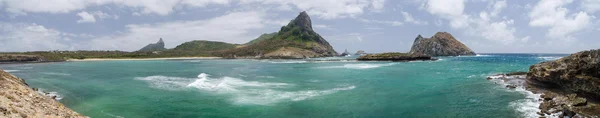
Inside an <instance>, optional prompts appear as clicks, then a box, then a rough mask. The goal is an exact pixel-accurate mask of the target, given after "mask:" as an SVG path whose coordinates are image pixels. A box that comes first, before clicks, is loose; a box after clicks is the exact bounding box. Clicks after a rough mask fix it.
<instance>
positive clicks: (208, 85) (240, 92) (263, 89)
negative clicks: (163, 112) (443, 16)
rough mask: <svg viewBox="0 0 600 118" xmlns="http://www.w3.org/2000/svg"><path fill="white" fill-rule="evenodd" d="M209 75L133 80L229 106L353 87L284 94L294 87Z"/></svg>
mask: <svg viewBox="0 0 600 118" xmlns="http://www.w3.org/2000/svg"><path fill="white" fill-rule="evenodd" d="M209 76H210V75H208V74H206V73H202V74H200V75H198V77H197V78H181V77H167V76H149V77H139V78H136V79H137V80H142V81H146V82H148V84H150V86H151V87H153V88H158V89H164V90H182V89H186V88H193V89H196V90H200V91H202V92H207V93H211V94H219V95H227V96H231V98H230V101H231V102H232V103H234V104H246V105H272V104H275V103H280V102H286V101H302V100H306V99H310V98H313V97H317V96H323V95H328V94H332V93H336V92H338V91H345V90H352V89H354V88H355V86H353V85H340V86H337V87H336V88H332V89H326V90H298V91H285V90H281V89H286V88H290V87H293V86H294V84H289V83H276V82H259V81H245V80H242V79H239V78H233V77H222V78H210V77H209ZM288 90H289V89H288Z"/></svg>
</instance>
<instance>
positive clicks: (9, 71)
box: [4, 70, 21, 73]
mask: <svg viewBox="0 0 600 118" xmlns="http://www.w3.org/2000/svg"><path fill="white" fill-rule="evenodd" d="M19 71H21V70H4V72H7V73H11V72H19Z"/></svg>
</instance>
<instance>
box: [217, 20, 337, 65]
mask: <svg viewBox="0 0 600 118" xmlns="http://www.w3.org/2000/svg"><path fill="white" fill-rule="evenodd" d="M259 39H260V37H259ZM248 44H249V45H245V46H242V47H240V48H236V49H232V50H225V51H220V52H218V53H215V55H216V56H222V57H226V58H309V57H329V56H335V55H337V52H335V50H333V47H331V45H329V42H327V41H326V40H325V39H323V37H321V36H320V35H319V34H318V33H316V32H315V31H314V30H313V29H312V21H311V20H310V17H309V16H308V14H307V13H306V12H301V13H300V14H299V15H298V16H297V17H296V18H295V19H294V20H292V21H291V22H290V23H288V25H286V26H283V27H281V30H280V31H279V32H277V33H276V34H275V35H274V36H273V37H272V38H269V39H261V40H253V41H251V42H250V43H248Z"/></svg>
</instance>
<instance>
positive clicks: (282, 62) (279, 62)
mask: <svg viewBox="0 0 600 118" xmlns="http://www.w3.org/2000/svg"><path fill="white" fill-rule="evenodd" d="M269 63H275V64H297V63H308V61H270V62H269Z"/></svg>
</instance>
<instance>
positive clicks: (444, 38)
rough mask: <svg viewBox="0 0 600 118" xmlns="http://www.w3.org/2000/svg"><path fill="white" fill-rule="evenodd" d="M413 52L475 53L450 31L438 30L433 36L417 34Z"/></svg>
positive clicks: (448, 54) (437, 53)
mask: <svg viewBox="0 0 600 118" xmlns="http://www.w3.org/2000/svg"><path fill="white" fill-rule="evenodd" d="M410 53H411V54H415V53H418V54H425V55H429V56H459V55H475V52H473V51H472V50H471V49H470V48H469V47H467V46H466V45H465V44H463V43H461V42H460V41H458V40H456V39H455V38H454V37H453V36H452V35H451V34H450V33H447V32H438V33H436V34H435V35H433V36H432V37H431V38H423V37H422V36H421V35H419V36H417V38H416V39H415V41H414V43H413V46H412V48H411V49H410Z"/></svg>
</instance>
